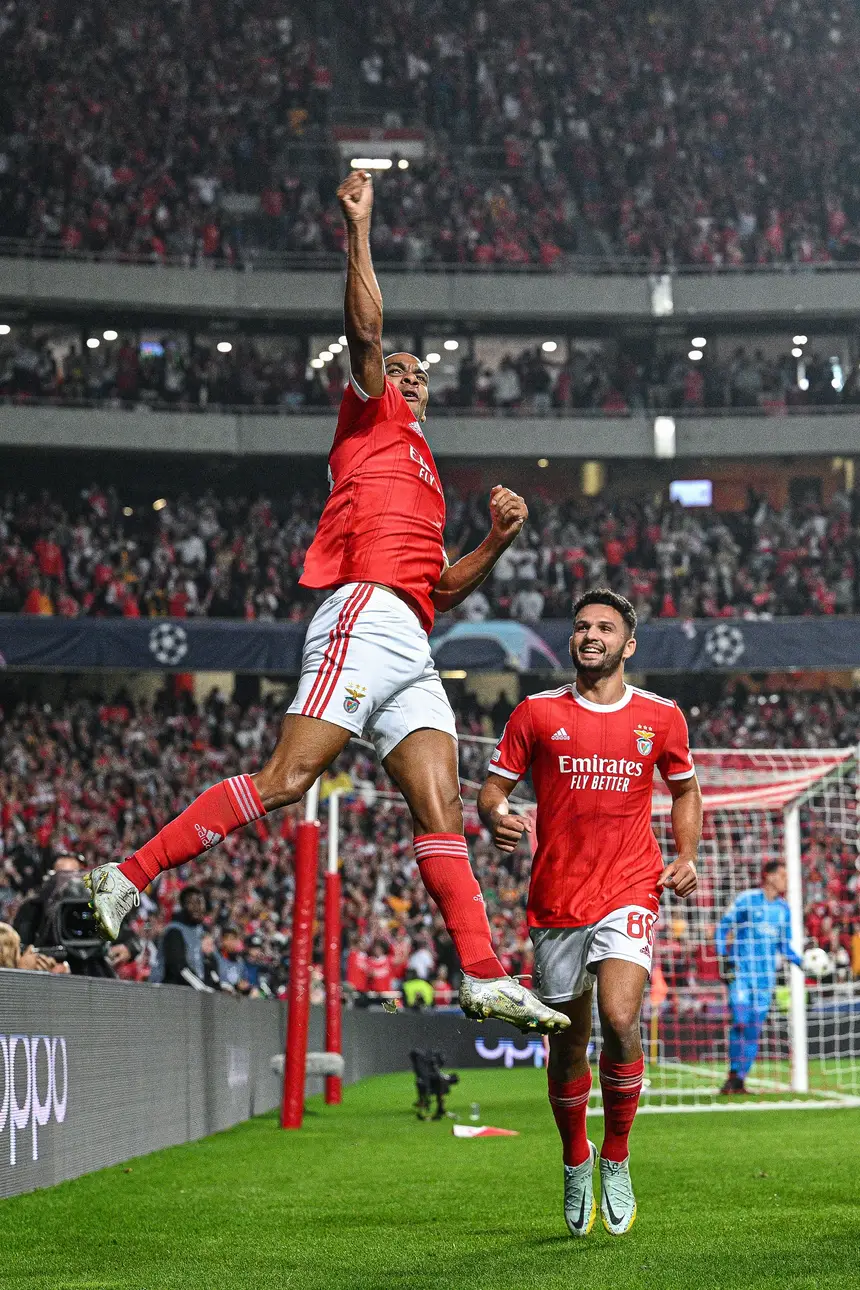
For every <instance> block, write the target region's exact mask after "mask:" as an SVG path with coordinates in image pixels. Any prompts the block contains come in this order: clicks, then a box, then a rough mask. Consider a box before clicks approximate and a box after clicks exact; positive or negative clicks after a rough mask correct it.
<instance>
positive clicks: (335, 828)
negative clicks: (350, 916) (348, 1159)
mask: <svg viewBox="0 0 860 1290" xmlns="http://www.w3.org/2000/svg"><path fill="white" fill-rule="evenodd" d="M339 840H340V794H339V793H332V795H331V797H330V798H329V799H328V864H327V865H326V875H325V915H324V918H325V923H324V930H323V941H324V948H323V977H324V980H325V1047H326V1052H327V1053H339V1052H340V1050H341V1008H342V1006H343V999H342V990H341V981H340V873H339V872H338V842H339ZM325 1100H326V1102H327V1103H328V1105H329V1106H336V1105H337V1104H338V1103H339V1102H340V1100H341V1080H340V1079H339V1078H338V1077H337V1075H327V1076H326V1081H325Z"/></svg>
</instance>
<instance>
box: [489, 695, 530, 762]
mask: <svg viewBox="0 0 860 1290" xmlns="http://www.w3.org/2000/svg"><path fill="white" fill-rule="evenodd" d="M533 745H534V733H533V730H532V721H531V710H530V707H529V704H528V702H525V703H521V704H519V705H518V707H516V708H514V710H513V712H512V713H511V717H510V720H509V721H508V724H507V725H506V726H505V728H504V731H503V732H502V737H501V739H500V740H499V742H498V744H497V745H496V749H495V752H494V753H493V755H492V757H491V758H490V765H489V770H490V771H491V773H492V774H493V775H503V776H504V778H505V779H515V780H517V779H522V777H523V775H525V774H526V773H527V771H528V768H529V766H530V765H531V761H532V749H533Z"/></svg>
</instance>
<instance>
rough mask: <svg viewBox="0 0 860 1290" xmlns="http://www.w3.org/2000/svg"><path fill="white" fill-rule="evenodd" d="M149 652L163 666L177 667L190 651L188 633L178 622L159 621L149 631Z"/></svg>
mask: <svg viewBox="0 0 860 1290" xmlns="http://www.w3.org/2000/svg"><path fill="white" fill-rule="evenodd" d="M149 652H150V654H151V655H152V657H153V658H154V659H155V661H156V663H160V664H161V665H162V667H175V666H176V664H177V663H181V662H182V660H183V659H184V658H185V655H186V654H187V653H188V633H187V632H186V630H185V628H184V627H180V626H179V625H178V623H159V624H158V626H157V627H153V629H152V631H151V632H150V633H149Z"/></svg>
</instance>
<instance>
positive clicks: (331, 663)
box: [86, 171, 569, 1031]
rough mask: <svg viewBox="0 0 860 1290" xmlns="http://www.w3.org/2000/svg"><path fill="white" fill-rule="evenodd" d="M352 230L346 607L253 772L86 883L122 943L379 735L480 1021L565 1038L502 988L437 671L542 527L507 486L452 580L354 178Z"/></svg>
mask: <svg viewBox="0 0 860 1290" xmlns="http://www.w3.org/2000/svg"><path fill="white" fill-rule="evenodd" d="M338 198H339V199H340V204H341V208H342V210H343V215H344V219H345V221H346V227H347V251H348V259H347V275H346V294H345V299H344V317H345V330H346V336H347V340H348V342H349V360H350V382H349V386H348V387H347V389H346V392H345V393H344V396H343V402H342V403H341V407H340V415H339V416H338V422H337V430H336V432H335V437H334V444H333V447H332V451H331V455H330V457H329V478H330V482H331V493H330V495H329V498H328V501H327V502H326V505H325V509H324V510H323V513H322V518H321V519H320V523H319V527H318V529H317V533H316V536H315V538H314V541H313V543H312V544H311V547H310V549H309V551H308V554H307V560H306V563H305V569H304V573H303V575H302V578H301V582H302V583H303V585H304V586H306V587H317V588H325V589H328V590H330V591H331V592H332V594H331V595H330V596H329V597H328V598H327V599H326V600H325V601H324V602H323V604H322V605H321V607H320V608H319V610H318V611H317V613H316V615H315V616H314V618H313V620H312V622H311V624H310V627H309V629H308V634H307V638H306V641H305V646H304V653H303V656H302V673H301V680H300V682H299V689H298V693H297V695H296V698H295V701H294V703H293V704H292V706H291V707H290V709H289V712H288V714H287V716H286V717H285V718H284V722H283V725H282V727H281V734H280V738H279V740H278V744H277V747H276V748H275V751H274V753H273V754H272V756H271V758H270V759H269V761H268V762H267V764H266V765H265V766H264V767H263V769H262V770H261V771H259V772H258V773H257V774H256V775H237V776H235V777H234V778H232V779H227V780H224V781H222V782H221V783H219V784H215V785H214V786H213V787H211V788H208V789H207V790H206V791H205V792H204V793H202V794H201V796H200V797H198V798H197V799H196V801H194V802H192V803H191V805H190V806H189V807H188V808H187V809H186V810H185V811H183V813H182V814H181V815H180V816H178V818H177V819H175V820H173V821H171V822H170V823H169V824H167V825H165V827H164V828H163V829H162V830H161V832H160V833H158V834H157V835H156V837H154V838H153V839H152V841H150V842H147V843H146V845H145V846H143V847H141V848H140V850H139V851H136V852H135V853H134V855H132V856H130V857H129V858H128V859H127V860H125V861H123V863H121V864H107V865H101V866H100V867H99V868H97V869H95V870H93V872H92V873H91V874H90V875H88V877H87V879H86V881H87V882H88V885H89V886H90V890H91V892H92V904H93V908H94V910H95V914H96V918H97V920H98V922H99V925H100V926H101V928H102V930H103V931H104V933H105V934H106V935H107V936H109V937H110V938H111V939H115V937H116V935H117V933H118V932H119V927H120V924H121V922H122V920H123V919H124V918H125V916H126V915H127V914H128V912H129V910H130V909H131V908H132V907H133V906H134V905H135V904H137V903H138V899H139V892H141V891H142V890H143V889H144V888H145V887H146V886H147V885H148V884H149V883H150V882H151V881H152V880H153V879H154V878H157V877H158V875H159V874H160V873H163V872H164V871H165V870H167V869H173V868H175V867H176V866H177V865H181V864H183V863H184V862H185V861H186V860H192V859H194V858H195V857H196V856H199V855H200V854H201V853H202V852H203V851H206V850H207V849H208V848H209V847H211V846H214V845H215V844H216V843H218V842H220V841H221V840H222V839H223V838H224V837H226V835H227V834H228V833H232V832H233V831H234V830H235V829H240V828H242V827H243V826H244V825H245V824H249V823H250V822H251V821H253V820H256V819H259V818H260V816H262V815H265V814H266V812H268V811H275V810H278V808H279V807H282V806H286V805H288V804H289V803H290V802H297V801H298V800H299V798H300V797H301V796H302V795H303V794H304V793H305V792H307V790H308V789H309V788H310V786H311V785H312V784H313V783H314V781H315V780H316V779H317V777H318V776H319V775H320V774H321V773H322V771H323V770H325V768H326V767H327V766H328V765H329V764H330V763H331V762H332V761H333V760H334V758H335V757H337V755H338V753H340V752H341V750H342V749H343V748H344V747H345V745H346V744H347V742H348V741H349V739H350V737H351V736H352V735H360V734H362V733H364V734H366V735H368V736H369V737H370V738H371V739H372V740H373V742H374V744H375V746H376V752H377V755H378V757H379V759H380V761H381V762H382V764H383V765H384V767H385V769H386V770H387V771H388V773H389V775H390V776H391V778H392V779H393V780H394V782H395V783H396V784H397V786H398V787H399V788H400V790H401V792H402V793H403V795H404V797H405V798H406V801H407V803H408V805H409V809H410V812H411V814H412V819H413V825H414V831H415V857H416V859H417V861H418V867H419V871H420V873H421V877H422V879H423V880H424V885H425V886H426V888H427V890H428V891H429V893H430V895H431V896H432V897H433V899H434V900H435V901H436V903H437V905H438V906H439V909H440V911H441V913H442V917H443V918H444V920H445V926H446V927H447V929H448V931H449V933H450V935H451V939H452V940H453V942H454V945H455V947H456V950H457V953H458V955H459V957H460V962H461V964H462V967H463V973H464V976H463V984H462V986H461V989H460V1003H461V1005H462V1007H463V1009H464V1011H465V1012H466V1013H467V1014H468V1015H469V1016H473V1017H498V1018H501V1019H502V1020H504V1021H510V1022H512V1023H513V1024H514V1025H516V1026H518V1027H520V1028H521V1029H531V1030H535V1029H536V1030H544V1031H551V1030H554V1029H563V1028H565V1027H567V1026H568V1025H569V1022H568V1019H567V1017H566V1016H563V1015H562V1014H560V1013H558V1012H556V1011H554V1010H553V1009H552V1008H549V1007H547V1006H546V1005H545V1004H543V1003H541V1002H540V1000H539V999H537V998H536V997H535V995H533V994H532V993H531V992H530V991H528V990H526V989H525V988H524V987H523V986H522V985H520V983H519V982H517V981H514V980H512V979H511V978H510V977H508V976H506V975H505V971H504V968H503V967H502V965H501V963H500V962H499V960H498V958H497V957H496V955H495V952H494V950H493V946H492V941H491V936H490V927H489V923H488V921H487V915H486V911H485V909H484V903H483V900H482V897H481V892H480V888H479V887H478V883H477V882H476V880H475V878H474V876H473V874H472V869H471V866H470V864H469V853H468V850H467V847H466V839H465V837H464V833H463V809H462V803H461V801H460V782H459V772H458V763H457V736H456V730H455V725H454V714H453V712H452V711H451V706H450V704H449V702H448V698H447V696H446V694H445V691H444V689H443V687H442V682H441V681H440V679H439V675H438V673H437V671H436V669H435V667H434V666H433V662H432V659H431V657H430V645H429V641H428V633H429V631H430V629H431V627H432V626H433V615H434V610H436V609H439V610H443V611H444V610H446V609H452V608H453V607H454V606H455V605H459V604H460V602H461V601H463V600H465V599H466V597H467V596H468V595H469V594H470V593H471V592H472V591H474V589H475V588H476V587H477V586H479V585H480V584H481V583H482V582H483V580H484V579H485V578H486V576H487V574H488V573H489V572H490V570H491V569H492V568H493V566H494V564H495V563H496V561H497V560H498V558H499V556H500V555H501V554H502V552H503V551H505V550H506V549H507V548H508V547H509V546H510V544H511V543H512V542H513V541H514V539H515V538H516V536H517V534H518V533H519V531H520V529H521V528H522V526H523V524H524V523H525V521H526V519H527V517H528V510H527V509H526V505H525V503H524V501H523V499H522V498H521V497H518V496H517V495H516V494H515V493H512V492H511V491H510V490H509V489H507V488H502V487H500V486H497V487H496V488H494V489H493V491H492V494H491V496H490V518H491V521H492V527H491V529H490V532H489V534H488V535H487V537H486V538H485V539H484V541H483V542H482V543H481V545H480V546H479V547H478V548H477V550H475V551H473V552H472V553H471V554H470V555H466V556H464V557H463V559H461V560H458V561H457V563H456V564H454V565H452V566H451V567H448V562H447V559H446V556H445V547H444V544H443V532H444V527H445V500H444V497H443V495H442V488H441V485H440V483H439V475H438V471H437V470H436V466H435V464H434V461H433V457H432V455H431V452H430V449H429V448H428V446H427V443H426V441H425V439H424V435H423V433H422V430H421V426H422V424H423V422H424V418H425V414H426V410H427V399H428V385H427V372H426V370H425V367H424V364H423V363H422V362H421V361H420V360H419V359H418V358H416V357H415V355H414V354H391V355H390V356H389V357H388V358H387V359H384V360H383V356H382V296H381V294H380V291H379V285H378V283H377V281H376V277H375V274H374V272H373V265H372V263H371V257H370V218H371V208H372V205H373V186H372V184H371V180H370V176H369V175H368V174H367V173H366V172H365V171H355V172H353V173H352V174H351V175H349V177H348V178H347V179H345V180H344V182H343V183H342V184H341V186H340V188H339V189H338Z"/></svg>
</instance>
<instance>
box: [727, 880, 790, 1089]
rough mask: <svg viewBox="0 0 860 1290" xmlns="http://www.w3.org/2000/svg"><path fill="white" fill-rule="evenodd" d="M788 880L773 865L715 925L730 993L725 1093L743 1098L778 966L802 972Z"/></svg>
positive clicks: (741, 895) (768, 1008)
mask: <svg viewBox="0 0 860 1290" xmlns="http://www.w3.org/2000/svg"><path fill="white" fill-rule="evenodd" d="M786 885H787V878H786V872H785V865H784V863H783V862H782V861H781V860H770V861H768V863H767V864H766V865H765V866H764V869H763V871H762V883H761V886H760V887H752V888H751V889H750V890H749V891H742V892H741V893H740V895H738V896H737V898H736V899H735V901H734V903H733V904H732V905H731V906H730V907H729V909H727V910H726V912H725V914H724V915H723V917H722V918H721V919H720V922H719V924H718V925H717V935H716V941H717V953H718V954H719V956H720V962H721V965H722V977H723V980H724V981H725V982H726V984H727V986H728V991H729V1006H730V1008H731V1015H732V1025H731V1031H730V1034H729V1077H728V1079H727V1080H726V1082H725V1084H724V1085H723V1087H722V1088H721V1089H720V1092H721V1093H745V1092H746V1086H745V1083H744V1081H745V1080H746V1077H747V1075H748V1074H749V1070H750V1067H751V1066H752V1064H753V1062H754V1061H755V1059H756V1056H757V1055H758V1046H759V1040H760V1038H761V1032H762V1027H763V1026H764V1023H765V1018H766V1017H767V1014H768V1012H769V1011H770V1005H771V1001H772V1000H773V993H774V990H775V989H776V974H777V968H778V967H779V962H780V960H781V959H782V958H786V959H788V960H789V962H791V963H795V964H796V965H797V966H798V967H800V966H801V958H800V955H799V954H798V953H797V951H796V950H794V949H793V948H792V945H791V914H790V911H789V908H788V901H787V900H786V899H785V891H786Z"/></svg>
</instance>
